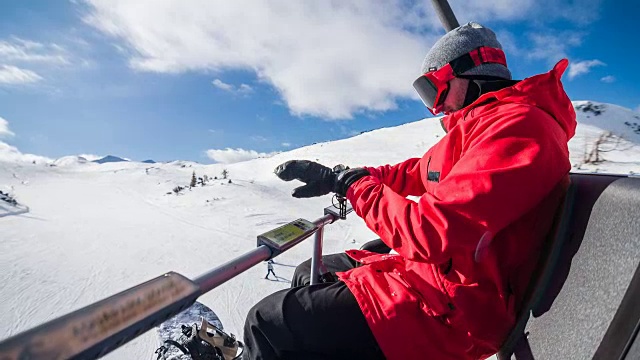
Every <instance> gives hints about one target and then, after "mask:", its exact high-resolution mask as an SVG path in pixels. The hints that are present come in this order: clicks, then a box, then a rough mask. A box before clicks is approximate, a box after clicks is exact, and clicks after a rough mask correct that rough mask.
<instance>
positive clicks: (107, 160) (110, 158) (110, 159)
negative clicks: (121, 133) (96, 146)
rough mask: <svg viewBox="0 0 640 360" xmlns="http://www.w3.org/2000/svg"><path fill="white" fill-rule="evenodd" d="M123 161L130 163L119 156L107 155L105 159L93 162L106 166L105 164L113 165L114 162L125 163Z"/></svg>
mask: <svg viewBox="0 0 640 360" xmlns="http://www.w3.org/2000/svg"><path fill="white" fill-rule="evenodd" d="M123 161H129V160H126V159H123V158H120V157H117V156H113V155H107V156H105V157H103V158H100V159H97V160H93V162H94V163H98V164H105V163H112V162H123Z"/></svg>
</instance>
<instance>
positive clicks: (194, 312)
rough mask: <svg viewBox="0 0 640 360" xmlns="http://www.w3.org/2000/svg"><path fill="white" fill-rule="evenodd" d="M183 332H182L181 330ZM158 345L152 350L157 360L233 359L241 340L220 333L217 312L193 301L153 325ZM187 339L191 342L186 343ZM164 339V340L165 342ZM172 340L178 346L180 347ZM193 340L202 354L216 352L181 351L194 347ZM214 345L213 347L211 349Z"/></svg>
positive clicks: (220, 327) (220, 324) (220, 328)
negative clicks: (176, 312) (184, 308)
mask: <svg viewBox="0 0 640 360" xmlns="http://www.w3.org/2000/svg"><path fill="white" fill-rule="evenodd" d="M185 331H186V333H185ZM157 335H158V343H159V345H158V346H159V348H158V350H156V355H157V357H154V359H157V360H198V359H200V358H202V359H205V358H206V359H211V358H212V359H216V358H219V359H221V360H222V359H225V360H229V359H234V358H236V357H237V355H236V354H240V353H241V352H240V351H238V349H239V347H241V346H242V344H241V343H239V342H238V341H236V340H235V339H234V338H233V337H232V336H230V335H227V334H226V333H224V332H223V327H222V322H221V321H220V319H219V318H218V315H216V313H215V312H214V311H213V310H211V309H210V308H209V307H207V306H206V305H204V304H202V303H200V302H197V301H196V302H195V303H194V304H193V305H191V306H190V307H189V308H187V309H186V310H184V311H182V312H181V313H179V314H178V315H176V316H174V317H173V318H171V319H169V320H167V321H165V322H163V323H162V324H160V326H158V327H157ZM189 340H191V344H190V345H187V343H189ZM167 341H168V342H167ZM175 343H178V344H179V345H182V346H183V348H182V349H181V348H180V347H179V346H176V345H175ZM193 343H197V349H199V350H200V352H202V353H209V352H215V353H217V356H218V357H216V355H213V357H210V356H211V355H205V356H202V355H198V354H185V350H186V351H187V352H189V351H191V352H194V351H197V350H194V348H193V346H194V344H193ZM214 348H217V349H214Z"/></svg>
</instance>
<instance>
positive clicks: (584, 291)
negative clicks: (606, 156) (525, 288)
mask: <svg viewBox="0 0 640 360" xmlns="http://www.w3.org/2000/svg"><path fill="white" fill-rule="evenodd" d="M571 179H572V183H573V185H574V187H575V197H574V199H573V206H572V215H571V217H570V219H569V233H568V234H567V237H566V238H565V239H564V242H563V245H562V248H561V251H560V255H559V259H558V262H557V266H556V268H555V270H554V272H553V276H552V277H551V278H550V281H549V282H548V283H547V284H545V285H544V286H543V287H544V288H543V289H542V293H541V296H540V299H538V301H537V302H536V303H534V304H532V308H531V309H532V313H533V315H534V317H533V318H531V319H529V322H528V323H527V326H526V332H527V334H528V336H527V340H528V344H529V346H530V349H531V353H532V354H533V358H535V359H536V360H544V359H624V358H625V356H628V355H629V354H632V353H633V352H634V351H635V352H636V353H637V352H638V351H639V349H638V347H640V345H638V344H636V343H634V339H635V337H636V335H637V331H638V324H639V321H640V306H639V305H638V302H640V301H639V300H638V299H640V275H638V274H637V273H638V271H639V270H638V264H639V263H640V178H624V177H622V178H620V177H615V176H599V175H581V174H580V175H578V174H573V175H572V176H571Z"/></svg>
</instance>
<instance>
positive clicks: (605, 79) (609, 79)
mask: <svg viewBox="0 0 640 360" xmlns="http://www.w3.org/2000/svg"><path fill="white" fill-rule="evenodd" d="M600 81H602V82H605V83H609V84H611V83H612V82H615V81H616V77H615V76H613V75H607V76H605V77H602V78H600Z"/></svg>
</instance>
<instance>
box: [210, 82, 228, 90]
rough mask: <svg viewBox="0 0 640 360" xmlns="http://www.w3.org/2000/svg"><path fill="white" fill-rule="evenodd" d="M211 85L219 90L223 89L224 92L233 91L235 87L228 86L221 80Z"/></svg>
mask: <svg viewBox="0 0 640 360" xmlns="http://www.w3.org/2000/svg"><path fill="white" fill-rule="evenodd" d="M211 83H212V84H213V86H215V87H217V88H218V89H222V90H224V91H233V85H231V84H227V83H225V82H223V81H222V80H220V79H215V80H213V81H212V82H211Z"/></svg>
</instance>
